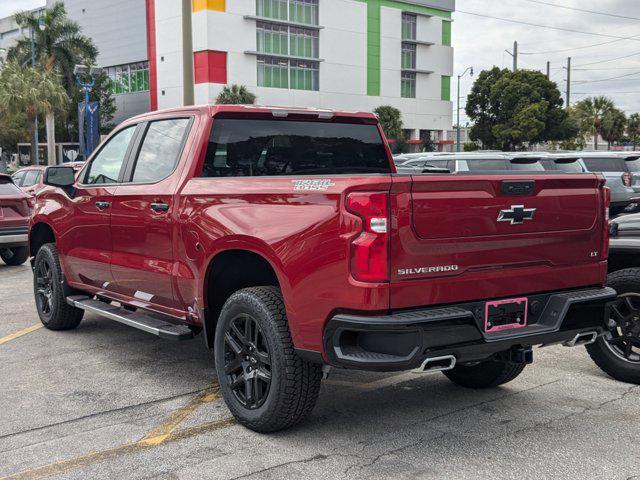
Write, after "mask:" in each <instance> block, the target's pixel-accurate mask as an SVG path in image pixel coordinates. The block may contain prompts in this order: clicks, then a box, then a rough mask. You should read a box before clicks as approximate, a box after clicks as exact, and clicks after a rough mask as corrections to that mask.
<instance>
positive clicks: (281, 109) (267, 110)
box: [130, 105, 377, 121]
mask: <svg viewBox="0 0 640 480" xmlns="http://www.w3.org/2000/svg"><path fill="white" fill-rule="evenodd" d="M194 110H198V111H200V112H207V111H208V112H209V114H210V115H211V116H215V115H217V114H219V113H236V114H237V113H240V114H247V115H252V114H272V115H273V116H274V117H276V118H284V117H287V116H288V115H296V116H298V115H308V116H315V117H318V118H321V119H331V118H335V117H344V118H361V119H369V120H372V121H377V117H376V116H375V114H373V113H371V112H356V111H347V110H330V109H321V108H308V107H285V106H266V105H194V106H187V107H177V108H169V109H164V110H156V111H155V112H149V113H143V114H142V115H138V116H136V117H133V118H131V119H130V120H131V121H139V120H143V119H145V118H153V117H155V116H158V115H165V114H167V113H187V112H191V113H192V112H193V111H194Z"/></svg>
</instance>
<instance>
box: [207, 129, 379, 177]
mask: <svg viewBox="0 0 640 480" xmlns="http://www.w3.org/2000/svg"><path fill="white" fill-rule="evenodd" d="M355 173H391V167H390V165H389V158H388V156H387V151H386V149H385V147H384V143H383V141H382V138H381V136H380V132H379V131H378V127H377V126H376V125H363V124H352V123H339V122H322V121H320V122H318V121H294V120H257V119H256V120H249V119H217V120H214V121H213V126H212V129H211V137H210V140H209V147H208V149H207V156H206V159H205V164H204V167H203V171H202V176H204V177H248V176H276V175H296V174H298V175H332V174H355Z"/></svg>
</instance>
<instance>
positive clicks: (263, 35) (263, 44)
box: [256, 22, 289, 55]
mask: <svg viewBox="0 0 640 480" xmlns="http://www.w3.org/2000/svg"><path fill="white" fill-rule="evenodd" d="M256 32H257V41H258V52H261V53H275V54H280V55H288V53H289V47H288V43H289V29H288V27H286V26H285V25H276V24H273V23H265V22H258V23H257V24H256Z"/></svg>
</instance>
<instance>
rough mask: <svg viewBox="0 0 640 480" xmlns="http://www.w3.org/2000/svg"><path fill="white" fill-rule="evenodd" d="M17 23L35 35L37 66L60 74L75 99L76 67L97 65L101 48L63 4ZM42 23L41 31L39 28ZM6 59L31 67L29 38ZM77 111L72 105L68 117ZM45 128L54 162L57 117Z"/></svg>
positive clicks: (24, 15)
mask: <svg viewBox="0 0 640 480" xmlns="http://www.w3.org/2000/svg"><path fill="white" fill-rule="evenodd" d="M16 22H17V23H18V25H19V26H20V27H22V28H24V29H29V30H33V31H34V32H35V43H34V44H35V57H36V64H37V65H39V66H41V68H44V69H45V70H46V71H47V72H50V73H51V72H57V73H58V74H59V75H60V76H61V81H62V85H63V86H64V88H65V90H66V91H67V95H68V96H69V98H71V99H75V98H76V93H77V91H78V86H77V85H76V83H75V77H74V74H73V69H74V66H75V65H77V64H82V65H94V64H95V61H96V57H97V56H98V49H97V48H96V47H95V45H94V44H93V42H92V40H91V39H90V38H89V37H87V36H85V35H83V34H82V30H81V28H80V25H78V23H76V22H74V21H73V20H70V19H69V18H68V17H67V12H66V9H65V7H64V4H63V3H62V2H61V1H58V2H56V3H54V4H53V5H52V6H51V7H50V8H47V9H46V10H45V11H44V13H43V14H42V19H40V16H39V14H38V13H34V12H29V11H26V12H19V13H18V14H16ZM41 24H42V28H40V26H41ZM7 56H8V58H9V59H11V60H16V61H18V62H20V63H21V64H23V65H30V62H31V40H30V38H29V37H26V38H22V39H21V40H19V41H18V43H17V44H16V45H15V46H14V47H13V48H11V49H10V50H9V52H8V55H7ZM101 108H102V105H101ZM75 111H76V104H75V103H73V104H72V103H71V102H70V104H69V105H68V106H67V108H66V118H73V119H75V118H76V115H75ZM65 127H66V128H65V129H63V131H65V130H66V131H67V132H68V131H69V130H72V128H71V127H70V126H69V125H68V124H67V125H65ZM46 128H47V142H48V143H49V149H50V150H49V157H50V161H51V155H52V152H54V150H53V145H55V133H56V126H55V118H54V117H53V115H52V114H51V113H50V114H49V115H48V116H47V118H46ZM65 136H66V135H65ZM66 140H70V138H66Z"/></svg>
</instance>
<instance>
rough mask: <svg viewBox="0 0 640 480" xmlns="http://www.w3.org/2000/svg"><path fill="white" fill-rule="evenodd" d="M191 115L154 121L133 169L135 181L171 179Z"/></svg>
mask: <svg viewBox="0 0 640 480" xmlns="http://www.w3.org/2000/svg"><path fill="white" fill-rule="evenodd" d="M190 123H191V119H189V118H173V119H168V120H157V121H155V122H150V123H149V125H148V126H147V131H146V133H145V136H144V140H143V141H142V145H141V147H140V151H139V153H138V158H137V160H136V164H135V167H134V170H133V182H134V183H156V182H159V181H160V180H163V179H164V178H167V177H168V176H169V175H171V173H172V172H173V170H174V169H175V168H176V164H177V163H178V159H179V158H180V154H181V153H182V147H183V145H184V141H185V138H186V136H187V133H188V132H189V124H190Z"/></svg>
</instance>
